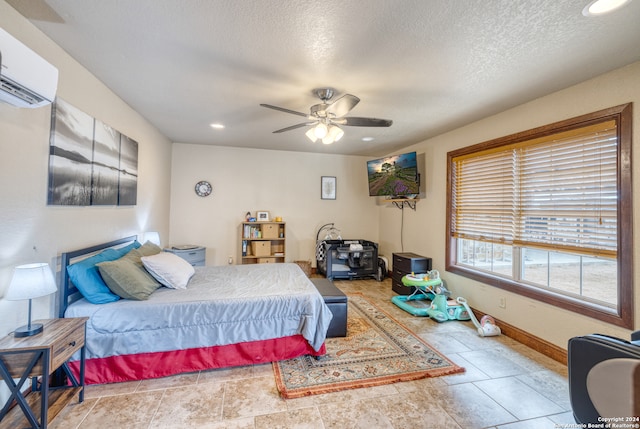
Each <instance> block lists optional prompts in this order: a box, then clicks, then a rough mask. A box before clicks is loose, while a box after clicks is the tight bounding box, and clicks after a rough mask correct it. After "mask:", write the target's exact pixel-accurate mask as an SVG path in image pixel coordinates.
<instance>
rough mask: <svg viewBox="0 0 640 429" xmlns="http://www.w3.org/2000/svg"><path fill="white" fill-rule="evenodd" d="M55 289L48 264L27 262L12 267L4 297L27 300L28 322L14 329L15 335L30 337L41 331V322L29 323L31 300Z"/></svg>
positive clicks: (13, 299)
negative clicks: (11, 275) (11, 274)
mask: <svg viewBox="0 0 640 429" xmlns="http://www.w3.org/2000/svg"><path fill="white" fill-rule="evenodd" d="M56 290H57V288H56V282H55V280H54V278H53V274H52V273H51V268H49V264H46V263H36V264H27V265H19V266H17V267H15V268H14V270H13V277H12V278H11V283H10V284H9V290H8V291H7V294H6V296H5V299H7V300H9V301H20V300H23V299H28V300H29V323H28V324H27V325H25V326H21V327H19V328H18V329H16V330H15V331H14V335H15V336H16V337H30V336H32V335H36V334H38V333H40V332H42V329H43V326H42V323H35V324H32V323H31V300H32V299H33V298H38V297H41V296H45V295H50V294H52V293H54V292H55V291H56Z"/></svg>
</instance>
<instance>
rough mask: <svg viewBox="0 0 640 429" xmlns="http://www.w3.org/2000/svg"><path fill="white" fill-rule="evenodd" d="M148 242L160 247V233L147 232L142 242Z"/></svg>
mask: <svg viewBox="0 0 640 429" xmlns="http://www.w3.org/2000/svg"><path fill="white" fill-rule="evenodd" d="M147 241H150V242H152V243H153V244H155V245H157V246H160V233H158V232H157V231H147V232H145V233H144V235H143V236H142V242H143V243H146V242H147Z"/></svg>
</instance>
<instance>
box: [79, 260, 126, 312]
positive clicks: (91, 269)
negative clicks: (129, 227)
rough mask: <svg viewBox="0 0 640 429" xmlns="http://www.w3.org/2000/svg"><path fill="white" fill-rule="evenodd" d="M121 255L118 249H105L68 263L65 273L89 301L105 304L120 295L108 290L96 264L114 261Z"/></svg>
mask: <svg viewBox="0 0 640 429" xmlns="http://www.w3.org/2000/svg"><path fill="white" fill-rule="evenodd" d="M121 257H122V255H121V254H120V252H119V251H118V250H115V249H107V250H104V251H102V252H100V253H98V254H97V255H94V256H91V257H90V258H87V259H83V260H82V261H79V262H76V263H75V264H71V265H69V266H68V267H67V273H68V274H69V278H70V279H71V282H72V283H73V284H74V286H75V287H77V288H78V290H79V291H80V293H81V294H82V296H84V297H85V298H86V299H87V301H89V302H90V303H92V304H106V303H108V302H114V301H117V300H119V299H120V297H119V296H118V295H116V294H114V293H112V292H111V291H110V290H109V288H108V287H107V285H106V284H105V282H104V280H102V276H100V272H99V271H98V267H96V264H97V263H100V262H105V261H115V260H116V259H119V258H121Z"/></svg>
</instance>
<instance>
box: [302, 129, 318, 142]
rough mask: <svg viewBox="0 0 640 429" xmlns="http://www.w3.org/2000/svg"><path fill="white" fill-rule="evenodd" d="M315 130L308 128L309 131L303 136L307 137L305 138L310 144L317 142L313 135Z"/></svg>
mask: <svg viewBox="0 0 640 429" xmlns="http://www.w3.org/2000/svg"><path fill="white" fill-rule="evenodd" d="M315 131H316V130H315V128H309V130H308V131H307V132H306V133H304V135H305V136H307V138H308V139H309V140H311V142H313V143H315V142H317V141H318V137H316V133H315Z"/></svg>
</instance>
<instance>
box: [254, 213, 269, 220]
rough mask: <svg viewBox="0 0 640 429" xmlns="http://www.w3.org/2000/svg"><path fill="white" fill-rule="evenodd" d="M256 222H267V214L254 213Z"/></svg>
mask: <svg viewBox="0 0 640 429" xmlns="http://www.w3.org/2000/svg"><path fill="white" fill-rule="evenodd" d="M256 220H257V221H258V222H269V212H256Z"/></svg>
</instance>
